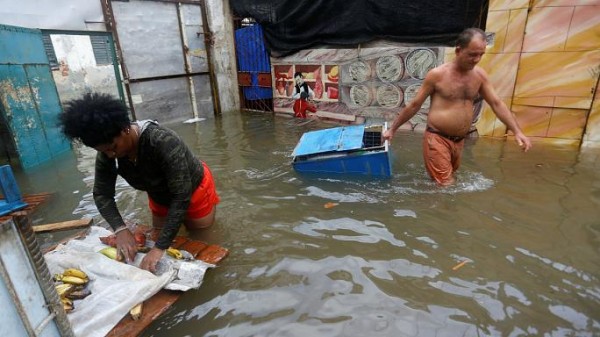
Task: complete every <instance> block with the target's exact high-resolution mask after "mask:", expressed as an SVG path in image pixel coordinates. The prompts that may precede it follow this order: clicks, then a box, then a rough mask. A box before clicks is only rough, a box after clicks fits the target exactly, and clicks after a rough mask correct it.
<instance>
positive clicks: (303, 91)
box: [292, 72, 317, 118]
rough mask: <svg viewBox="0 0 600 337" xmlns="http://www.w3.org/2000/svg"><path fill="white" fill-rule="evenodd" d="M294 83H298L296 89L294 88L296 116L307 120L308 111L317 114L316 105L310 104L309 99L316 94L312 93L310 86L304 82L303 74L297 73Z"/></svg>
mask: <svg viewBox="0 0 600 337" xmlns="http://www.w3.org/2000/svg"><path fill="white" fill-rule="evenodd" d="M294 81H296V87H295V88H294V95H293V96H292V98H293V99H295V100H296V101H295V102H294V116H295V117H300V118H306V111H307V110H308V111H310V112H317V108H316V107H315V106H314V104H312V103H310V102H308V99H311V98H313V97H315V93H314V92H313V91H312V89H311V88H310V86H308V84H307V83H306V82H304V77H303V76H302V73H300V72H297V73H295V74H294Z"/></svg>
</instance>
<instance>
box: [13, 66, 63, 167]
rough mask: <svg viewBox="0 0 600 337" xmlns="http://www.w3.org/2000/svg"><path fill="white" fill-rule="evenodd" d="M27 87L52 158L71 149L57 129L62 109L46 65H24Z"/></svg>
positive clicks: (48, 67)
mask: <svg viewBox="0 0 600 337" xmlns="http://www.w3.org/2000/svg"><path fill="white" fill-rule="evenodd" d="M24 67H25V71H26V72H27V78H28V79H29V86H30V88H31V90H32V92H33V94H34V95H33V99H34V102H35V103H36V105H37V111H38V114H39V117H40V121H41V127H42V130H43V131H44V135H45V136H46V143H47V144H48V149H49V150H50V153H51V154H52V156H55V155H57V154H60V153H63V152H65V151H67V150H70V149H71V145H70V143H69V141H68V140H67V138H66V137H65V136H64V135H63V134H62V132H61V130H60V128H59V127H58V125H57V124H58V115H59V114H60V113H61V111H62V108H61V105H60V99H59V97H58V92H57V91H56V85H55V83H54V79H53V78H52V72H51V71H50V66H49V65H48V64H36V65H25V66H24Z"/></svg>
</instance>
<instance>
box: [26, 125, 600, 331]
mask: <svg viewBox="0 0 600 337" xmlns="http://www.w3.org/2000/svg"><path fill="white" fill-rule="evenodd" d="M331 126H332V125H325V124H318V123H317V122H309V123H304V122H303V121H299V120H293V119H285V118H278V117H272V116H271V115H263V114H242V115H237V114H233V115H226V116H223V117H222V118H220V119H215V120H206V121H203V122H200V123H196V124H176V125H169V127H171V128H173V129H175V130H176V131H177V132H179V133H180V134H181V136H182V137H183V138H184V139H185V140H186V141H187V143H188V144H189V145H190V146H191V147H192V148H193V149H194V151H195V152H196V153H197V154H198V156H199V157H200V158H201V159H202V160H204V161H206V162H207V163H208V165H209V166H210V167H211V169H212V171H213V173H214V175H215V178H216V183H217V189H218V192H219V194H220V196H221V203H220V205H219V206H218V211H217V224H216V225H215V226H214V227H213V228H212V229H210V230H208V231H207V232H204V233H202V234H197V233H193V234H192V236H193V237H194V238H197V239H200V240H203V241H207V242H210V243H217V244H220V245H222V246H224V247H226V248H228V249H229V250H230V255H229V256H228V257H227V258H226V259H225V260H223V261H222V262H221V263H220V264H219V266H218V267H217V268H215V269H211V270H209V271H208V273H207V275H206V278H205V280H204V283H203V284H202V286H201V288H200V289H198V290H195V291H189V292H188V293H186V294H185V296H182V297H181V298H180V300H179V301H178V302H176V303H175V304H174V305H173V306H172V307H171V308H170V309H169V310H168V311H167V312H166V313H165V314H163V315H162V316H160V318H159V319H157V320H156V321H155V322H154V323H153V324H152V325H151V326H150V327H149V328H148V329H147V330H146V332H145V333H144V336H165V337H166V336H168V337H173V336H298V337H306V336H311V337H316V336H327V337H330V336H361V337H363V336H530V335H536V336H543V335H545V336H592V335H595V336H598V335H600V250H599V247H600V244H599V238H600V217H599V215H600V211H599V209H600V170H599V168H600V150H586V151H583V152H579V151H578V149H577V148H574V147H570V146H569V147H565V146H558V145H548V144H541V143H535V145H534V148H533V150H532V151H531V152H529V153H527V154H523V153H522V152H520V150H519V149H518V148H517V146H516V145H515V144H514V143H513V142H504V141H502V140H493V139H484V138H482V139H479V140H477V141H471V142H470V143H469V144H468V145H467V146H466V149H465V153H464V159H463V164H462V167H461V170H460V174H459V176H458V183H457V184H456V185H455V186H453V187H450V188H448V189H439V188H438V187H436V186H435V185H434V184H433V183H431V182H430V181H429V179H428V178H427V176H426V173H425V169H424V166H423V160H422V158H421V135H420V134H409V133H403V132H399V133H398V134H397V136H396V138H395V139H394V141H393V144H392V151H393V155H394V167H393V171H394V175H393V177H392V179H387V180H386V179H371V178H364V177H360V178H357V177H347V176H345V177H339V176H314V175H313V176H304V175H300V174H298V173H296V172H295V171H294V170H293V169H292V167H291V165H290V159H291V158H290V155H291V153H292V150H293V148H294V146H295V145H296V143H297V141H298V139H299V138H300V136H301V135H302V133H303V132H305V131H309V130H314V129H320V128H324V127H331ZM93 156H94V152H93V151H89V150H86V149H83V150H81V151H79V152H78V154H77V155H72V154H67V155H65V156H64V158H61V160H58V161H56V162H54V163H52V164H50V165H45V166H44V167H42V168H40V169H37V170H35V171H32V172H29V173H27V174H24V173H22V172H17V176H18V179H19V182H20V184H21V189H22V190H23V191H24V192H26V193H36V192H54V194H55V195H54V198H53V199H52V200H50V201H49V202H48V203H47V204H46V205H44V206H43V207H41V208H40V209H39V210H38V211H37V212H36V213H35V214H34V221H35V223H49V222H57V221H65V220H71V219H74V218H79V217H83V216H94V218H95V223H96V224H104V222H103V221H102V219H101V218H100V217H99V216H98V215H97V212H96V209H95V207H94V205H93V202H92V200H91V194H90V193H91V184H92V178H93ZM118 192H119V195H118V197H119V204H120V206H121V209H122V211H123V214H124V215H125V217H126V218H127V219H128V220H129V221H139V222H146V223H149V219H150V216H149V214H148V211H147V206H146V197H145V195H144V194H140V193H136V192H134V191H133V190H132V189H130V188H128V187H127V186H126V185H125V184H124V183H122V184H121V185H120V186H119V188H118ZM328 202H333V203H337V204H338V205H337V206H335V207H333V208H325V207H324V205H325V204H326V203H328ZM68 234H69V233H63V234H60V235H68ZM182 234H185V233H184V232H183V233H182ZM57 235H58V234H55V236H50V235H46V236H41V238H40V239H41V241H42V245H47V244H50V243H52V242H53V241H55V240H57V239H59V238H60V237H58V236H57ZM463 261H467V263H466V264H463V265H460V263H461V262H463Z"/></svg>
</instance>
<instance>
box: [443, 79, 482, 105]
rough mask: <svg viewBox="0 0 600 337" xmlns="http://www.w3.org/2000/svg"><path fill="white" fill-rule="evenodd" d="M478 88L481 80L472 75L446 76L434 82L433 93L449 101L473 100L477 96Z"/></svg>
mask: <svg viewBox="0 0 600 337" xmlns="http://www.w3.org/2000/svg"><path fill="white" fill-rule="evenodd" d="M480 88H481V81H479V80H478V79H477V78H476V77H474V76H468V77H456V76H448V77H447V78H444V79H443V80H441V81H439V82H438V83H437V84H436V86H435V93H434V95H439V96H441V98H444V99H446V100H451V101H454V100H457V101H458V100H460V101H462V100H468V101H473V100H474V99H475V98H476V97H477V94H478V93H479V89H480Z"/></svg>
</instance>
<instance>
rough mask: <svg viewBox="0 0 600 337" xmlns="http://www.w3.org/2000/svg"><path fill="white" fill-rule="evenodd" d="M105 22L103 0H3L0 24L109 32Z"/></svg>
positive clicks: (1, 0) (0, 10)
mask: <svg viewBox="0 0 600 337" xmlns="http://www.w3.org/2000/svg"><path fill="white" fill-rule="evenodd" d="M103 21H104V17H103V15H102V6H101V2H100V0H0V23H2V24H5V25H11V26H19V27H26V28H39V29H60V30H95V31H105V28H104V23H103ZM99 23H101V24H99Z"/></svg>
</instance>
